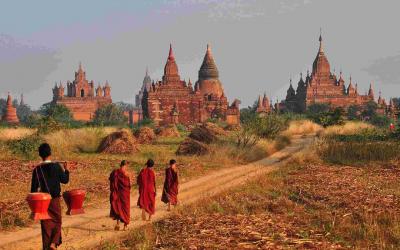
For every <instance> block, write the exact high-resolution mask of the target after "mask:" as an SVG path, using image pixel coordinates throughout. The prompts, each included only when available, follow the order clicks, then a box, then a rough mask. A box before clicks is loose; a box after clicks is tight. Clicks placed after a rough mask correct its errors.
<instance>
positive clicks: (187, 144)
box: [176, 137, 209, 155]
mask: <svg viewBox="0 0 400 250" xmlns="http://www.w3.org/2000/svg"><path fill="white" fill-rule="evenodd" d="M208 152H209V148H208V146H207V144H205V143H202V142H199V141H197V140H194V139H192V138H189V137H188V138H186V139H185V140H184V141H183V142H182V143H181V144H180V145H179V148H178V150H177V151H176V154H177V155H205V154H207V153H208Z"/></svg>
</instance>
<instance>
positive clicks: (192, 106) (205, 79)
mask: <svg viewBox="0 0 400 250" xmlns="http://www.w3.org/2000/svg"><path fill="white" fill-rule="evenodd" d="M142 108H143V114H144V117H148V118H150V119H152V120H153V121H154V122H155V123H156V124H157V125H168V124H177V123H180V124H185V125H190V124H196V123H202V122H205V121H206V120H207V119H209V118H219V119H221V120H223V121H226V122H228V123H231V124H238V123H239V115H240V114H239V101H235V102H234V103H233V104H232V105H231V106H229V104H228V100H227V98H226V96H225V94H224V91H223V88H222V84H221V82H220V80H219V72H218V69H217V66H216V64H215V62H214V58H213V56H212V54H211V48H210V47H209V46H207V52H206V55H205V56H204V60H203V63H202V65H201V68H200V70H199V79H198V81H197V82H196V84H195V85H194V87H193V86H192V82H191V81H190V79H189V82H188V83H186V82H185V81H182V80H181V78H180V75H179V71H178V66H177V64H176V61H175V57H174V54H173V51H172V46H170V50H169V55H168V60H167V63H166V65H165V67H164V75H163V77H162V81H159V82H157V83H154V82H153V83H152V85H151V87H150V89H149V90H147V88H144V93H143V99H142Z"/></svg>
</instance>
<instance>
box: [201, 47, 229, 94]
mask: <svg viewBox="0 0 400 250" xmlns="http://www.w3.org/2000/svg"><path fill="white" fill-rule="evenodd" d="M197 83H198V86H199V89H200V93H201V95H203V96H209V95H212V96H215V97H217V98H219V97H221V96H222V95H223V94H224V90H223V88H222V84H221V82H220V80H219V72H218V68H217V65H216V64H215V61H214V57H213V55H212V53H211V46H210V45H209V44H208V45H207V50H206V54H205V56H204V59H203V63H202V64H201V67H200V70H199V80H198V82H197Z"/></svg>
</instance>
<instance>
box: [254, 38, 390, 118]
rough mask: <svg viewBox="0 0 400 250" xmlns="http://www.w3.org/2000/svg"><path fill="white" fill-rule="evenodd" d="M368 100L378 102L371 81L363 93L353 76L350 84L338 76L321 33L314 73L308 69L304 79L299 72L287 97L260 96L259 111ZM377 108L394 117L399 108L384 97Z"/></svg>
mask: <svg viewBox="0 0 400 250" xmlns="http://www.w3.org/2000/svg"><path fill="white" fill-rule="evenodd" d="M369 102H375V99H374V90H373V87H372V84H370V87H369V90H368V93H366V94H364V95H362V94H360V93H359V91H358V86H357V83H353V81H352V78H351V77H350V79H349V84H348V85H347V86H346V84H345V80H344V79H343V75H342V72H340V75H339V77H337V76H336V74H335V73H332V72H331V70H330V65H329V61H328V59H327V57H326V55H325V53H324V49H323V43H322V36H321V35H320V37H319V50H318V54H317V56H316V58H315V60H314V62H313V65H312V72H311V74H310V73H309V71H307V76H306V77H305V80H303V76H302V74H300V80H299V82H298V84H297V88H296V90H295V89H294V88H293V85H292V80H290V85H289V89H288V90H287V94H286V99H285V100H284V101H282V102H281V103H277V104H275V106H272V104H270V103H269V100H268V98H267V97H266V96H265V95H264V98H261V96H259V100H258V106H257V112H258V113H269V112H272V111H278V110H285V111H290V112H296V113H302V112H305V111H306V110H307V108H308V107H309V106H310V105H312V104H315V103H326V104H330V106H331V107H333V108H335V107H342V108H344V109H345V110H346V109H347V108H348V107H349V106H351V105H358V106H361V107H365V105H366V104H367V103H369ZM377 106H378V109H377V112H378V113H380V114H385V115H388V116H392V117H394V116H395V115H396V108H395V105H394V102H393V100H390V103H389V104H386V101H385V100H384V99H383V98H382V97H381V95H380V93H379V98H378V102H377Z"/></svg>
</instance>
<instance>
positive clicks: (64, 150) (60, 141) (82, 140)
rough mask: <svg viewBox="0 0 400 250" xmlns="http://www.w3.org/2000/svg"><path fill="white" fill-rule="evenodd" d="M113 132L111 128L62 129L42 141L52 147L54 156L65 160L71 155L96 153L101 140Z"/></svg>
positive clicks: (46, 136)
mask: <svg viewBox="0 0 400 250" xmlns="http://www.w3.org/2000/svg"><path fill="white" fill-rule="evenodd" d="M114 131H116V130H115V129H111V128H80V129H63V130H59V131H56V132H53V133H50V134H47V135H44V139H45V140H46V141H47V142H48V143H49V144H50V145H51V146H52V149H53V154H54V155H55V156H57V157H61V158H65V157H68V156H70V155H71V153H72V154H77V153H94V152H96V150H97V148H98V147H99V145H100V143H101V140H102V139H103V138H104V137H105V136H107V135H109V134H110V133H112V132H114Z"/></svg>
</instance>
